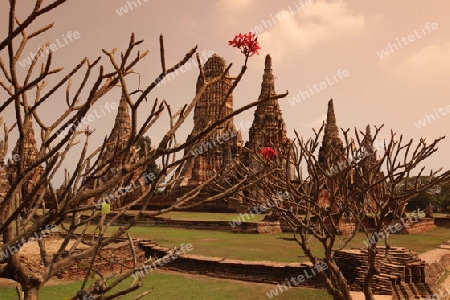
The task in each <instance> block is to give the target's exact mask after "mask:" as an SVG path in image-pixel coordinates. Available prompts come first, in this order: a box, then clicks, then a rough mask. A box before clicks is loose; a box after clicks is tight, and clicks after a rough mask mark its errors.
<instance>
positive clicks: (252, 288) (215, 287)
mask: <svg viewBox="0 0 450 300" xmlns="http://www.w3.org/2000/svg"><path fill="white" fill-rule="evenodd" d="M130 283H131V279H130V280H129V281H126V282H124V283H123V284H122V285H121V286H119V288H122V289H123V288H126V287H128V286H129V284H130ZM80 286H81V282H79V281H78V282H73V283H69V284H65V285H55V286H47V287H43V288H42V289H41V290H40V292H39V299H46V300H63V299H65V298H66V297H69V296H71V295H74V294H75V293H76V291H77V290H78V289H79V288H80ZM152 287H154V289H153V292H152V293H151V294H150V295H147V296H145V297H144V298H142V299H202V300H208V299H217V300H221V299H223V300H225V299H256V300H262V299H268V297H267V295H266V292H269V291H270V290H271V289H274V288H275V287H276V285H274V284H273V285H269V284H258V283H251V282H239V281H234V280H225V279H216V278H211V277H206V276H198V275H186V274H175V273H168V272H158V271H157V272H154V273H151V274H149V275H147V276H145V277H144V287H143V288H142V289H140V290H139V291H137V292H133V293H131V294H129V295H127V296H125V297H123V298H122V299H123V300H130V299H133V298H134V297H136V296H137V295H139V294H140V293H142V292H143V291H145V290H149V289H151V288H152ZM0 290H1V292H0V299H2V300H3V299H17V295H16V293H15V290H14V288H11V287H7V288H1V287H0ZM276 299H331V297H329V296H328V294H327V293H326V291H324V290H318V289H307V288H292V289H289V290H287V291H284V292H283V293H281V294H280V295H279V296H278V297H276Z"/></svg>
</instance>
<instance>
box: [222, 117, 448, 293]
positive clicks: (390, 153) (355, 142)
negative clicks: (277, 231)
mask: <svg viewBox="0 0 450 300" xmlns="http://www.w3.org/2000/svg"><path fill="white" fill-rule="evenodd" d="M382 127H383V126H381V127H379V128H376V127H375V134H374V136H373V137H372V136H371V135H370V132H369V133H368V132H367V131H366V132H361V131H358V130H356V129H355V131H354V138H353V139H350V137H349V130H345V131H344V130H342V133H343V135H344V142H343V145H331V146H330V147H329V150H328V153H327V156H326V160H325V161H319V160H318V159H317V153H318V150H319V137H320V136H321V133H322V131H323V128H324V126H322V127H321V128H320V130H319V131H315V130H314V136H313V137H312V138H308V139H306V140H305V139H303V138H302V137H300V136H299V135H298V133H297V132H295V134H296V139H295V140H294V141H292V142H291V144H290V146H289V147H288V148H285V149H276V151H278V155H276V156H273V157H272V158H270V157H266V159H265V158H264V156H263V155H262V154H261V153H251V156H252V159H253V160H254V161H255V162H258V163H259V165H260V166H262V168H263V169H264V170H265V171H266V174H267V175H268V176H261V177H258V178H257V183H256V184H255V185H253V186H252V187H250V189H251V192H249V193H247V194H246V198H245V201H244V202H241V203H242V205H244V206H246V207H248V208H249V207H259V208H260V209H259V210H260V211H262V212H266V214H273V215H275V216H277V217H278V218H279V219H280V220H281V221H284V222H285V223H287V224H288V225H289V226H290V227H291V228H292V230H293V234H294V240H295V241H296V242H297V243H298V244H299V246H300V247H301V248H302V250H303V252H304V253H305V255H306V256H307V257H308V259H309V260H310V261H311V263H312V264H314V265H317V264H318V263H319V264H320V263H326V265H327V271H321V272H318V273H319V274H318V276H321V277H322V279H323V281H324V283H325V287H326V289H327V291H328V293H329V294H330V295H332V296H333V299H351V295H350V287H349V284H348V283H347V280H346V278H345V277H344V275H343V273H342V272H341V271H340V269H339V266H338V265H337V263H336V261H335V260H334V252H335V251H336V250H341V249H343V248H344V247H345V246H346V245H347V244H348V242H349V241H350V240H351V239H353V237H354V236H355V234H356V233H357V232H358V231H363V232H365V233H366V236H367V237H368V240H374V239H373V237H374V235H376V234H377V233H378V232H382V231H384V230H386V229H387V228H388V226H389V225H390V224H393V223H395V222H397V221H398V219H399V218H400V217H403V216H404V207H405V204H406V203H407V201H408V200H409V199H411V198H412V197H414V196H415V195H417V194H419V193H421V192H422V191H425V190H427V189H429V188H431V187H432V186H434V185H437V184H440V183H442V182H444V181H448V180H449V178H450V171H445V172H441V171H440V170H438V171H431V172H430V174H429V177H428V180H427V181H426V182H424V181H422V182H421V181H419V180H416V178H419V177H420V175H421V174H422V173H423V171H424V168H423V167H420V166H421V164H423V163H424V162H425V160H426V159H427V158H429V157H430V156H431V155H432V154H433V153H434V152H436V151H437V150H438V148H437V145H438V143H439V141H441V140H442V139H443V138H438V139H436V140H434V141H432V142H431V143H429V144H428V143H427V142H426V141H425V140H424V139H420V141H419V142H418V143H417V145H415V146H414V142H413V140H410V141H408V142H406V143H405V142H404V141H403V137H402V136H399V137H398V136H397V135H396V134H395V133H394V132H391V136H390V139H389V140H387V141H385V142H384V144H383V146H382V147H379V149H376V148H375V147H374V146H373V142H374V141H375V140H376V138H377V136H378V135H379V132H380V130H381V128H382ZM292 168H294V170H295V171H294V173H295V175H294V176H292ZM412 174H415V175H417V177H416V176H413V175H412ZM244 176H245V177H248V178H256V177H257V175H256V174H255V170H254V169H252V168H250V167H248V166H246V165H244V164H242V163H237V164H236V166H235V167H234V168H232V169H231V170H230V172H229V173H228V175H227V177H226V178H228V182H232V181H233V180H234V179H239V178H243V177H244ZM413 178H414V180H413ZM280 193H283V194H285V193H286V195H289V196H288V197H279V194H280ZM271 199H272V200H271ZM273 199H274V200H273ZM236 201H238V199H236ZM368 218H371V219H372V222H373V223H374V224H375V228H370V229H369V228H365V227H364V225H363V224H364V221H365V220H367V219H368ZM311 239H316V240H317V241H319V243H320V245H321V246H322V249H323V256H321V255H318V254H316V253H315V252H313V251H312V249H311V247H310V241H311ZM377 243H378V239H375V240H374V242H373V243H369V245H368V261H369V267H368V270H367V273H366V276H365V281H364V293H365V296H366V299H373V295H372V290H371V281H372V278H373V276H374V275H375V274H378V273H379V270H378V269H377V266H376V264H375V257H376V255H377V247H376V246H377ZM361 246H363V245H361ZM385 249H386V250H385V251H386V252H388V250H389V245H388V242H387V241H386V247H385Z"/></svg>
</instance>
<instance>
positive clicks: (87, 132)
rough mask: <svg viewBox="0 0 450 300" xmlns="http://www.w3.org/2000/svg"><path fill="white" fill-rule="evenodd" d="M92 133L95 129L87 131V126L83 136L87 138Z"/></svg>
mask: <svg viewBox="0 0 450 300" xmlns="http://www.w3.org/2000/svg"><path fill="white" fill-rule="evenodd" d="M94 131H95V129H93V130H91V129H89V126H88V127H87V128H86V129H85V130H84V134H85V135H87V136H88V135H91V134H93V133H94Z"/></svg>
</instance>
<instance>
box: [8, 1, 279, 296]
mask: <svg viewBox="0 0 450 300" xmlns="http://www.w3.org/2000/svg"><path fill="white" fill-rule="evenodd" d="M66 1H67V0H57V1H53V2H52V3H50V4H48V5H47V6H44V7H43V6H42V3H43V1H42V0H35V7H34V9H33V11H32V12H31V13H30V14H29V15H28V16H27V17H26V19H25V20H24V21H21V20H19V19H18V17H17V15H16V1H14V0H11V1H10V9H9V20H8V30H7V36H6V37H5V38H4V39H3V40H1V41H0V54H2V56H0V69H1V76H0V87H1V89H0V90H2V91H3V95H2V99H4V100H3V101H2V103H1V104H0V113H2V114H3V113H4V112H5V111H7V110H8V109H10V110H12V111H13V112H14V117H15V123H14V124H13V126H11V128H7V127H6V125H5V126H4V138H3V141H2V144H1V153H2V155H3V156H4V155H5V154H6V153H7V150H8V146H9V143H10V139H8V136H9V135H10V133H12V132H14V131H15V132H17V133H18V136H19V138H18V140H17V143H16V145H15V148H14V150H13V152H14V153H15V155H17V157H18V158H19V159H18V160H10V163H9V165H8V166H5V168H6V167H7V168H8V170H9V171H10V172H11V174H10V175H11V176H10V177H9V178H8V180H7V181H4V180H3V181H2V183H4V182H7V188H6V190H5V192H4V193H3V194H1V195H0V232H1V234H2V239H1V241H2V243H0V251H2V252H1V253H2V255H1V256H0V277H2V278H8V279H12V280H14V281H16V282H18V283H19V284H20V286H21V289H22V290H23V295H21V296H23V297H24V299H25V300H32V299H37V295H38V290H39V289H40V288H41V287H42V286H43V285H45V283H46V282H47V281H48V280H49V279H50V278H52V277H53V276H54V275H55V274H56V273H58V272H60V271H61V270H64V269H67V268H68V267H70V266H72V265H74V264H75V262H76V261H77V260H80V259H85V258H88V257H92V261H91V264H90V266H89V267H88V268H87V270H86V277H85V280H84V282H83V284H82V286H81V287H80V292H79V293H78V294H77V295H76V296H74V297H73V299H78V298H81V297H82V296H83V295H87V294H89V295H90V296H92V297H94V298H95V299H115V298H117V297H120V296H121V295H124V294H126V293H129V292H131V291H135V290H137V289H138V288H139V287H140V286H141V285H142V282H141V278H140V279H139V280H138V281H135V282H133V284H131V285H130V286H129V287H128V288H126V289H125V290H122V291H119V292H115V293H113V294H111V290H112V289H113V288H114V287H116V286H117V285H118V284H119V283H121V282H122V281H124V280H125V279H126V278H128V277H130V276H131V275H132V274H134V273H135V272H136V270H138V268H139V267H141V265H139V264H138V262H137V261H136V258H135V259H134V261H135V264H134V266H133V268H132V269H130V270H129V271H128V272H126V273H125V274H123V275H120V276H118V277H116V278H115V280H114V281H113V282H109V281H108V284H107V282H106V275H105V274H99V273H98V272H97V271H96V270H95V268H94V261H95V257H97V256H98V254H99V252H100V250H101V249H102V248H103V247H105V246H107V245H109V244H112V243H114V242H115V241H117V239H118V238H120V237H122V236H123V235H124V234H125V233H126V231H127V230H128V229H129V228H130V227H131V226H132V225H133V224H135V222H136V220H138V219H139V218H140V217H141V216H142V214H143V213H144V212H145V210H146V207H147V206H148V204H149V201H150V199H151V196H152V195H153V194H154V192H155V191H156V190H157V189H158V188H167V189H169V188H170V187H171V186H173V182H174V181H176V180H177V178H173V180H172V181H171V182H166V183H164V184H163V181H164V178H165V176H166V175H168V174H171V173H172V172H173V171H174V170H175V169H176V168H178V167H180V165H182V164H183V163H184V162H185V161H186V160H187V159H188V158H189V155H186V156H183V157H182V158H179V157H180V155H177V154H181V153H182V152H183V151H184V150H186V149H187V150H188V151H187V153H188V152H189V149H190V147H193V146H194V145H195V143H198V142H199V141H201V140H202V139H205V138H206V137H207V136H208V134H210V133H211V132H212V130H213V129H214V128H215V127H216V126H218V125H220V124H222V123H223V122H225V121H227V120H228V119H230V118H232V117H233V116H235V115H237V114H239V113H241V112H242V111H245V110H247V109H249V108H251V107H253V106H255V105H257V104H258V102H257V101H256V102H252V103H250V104H248V105H246V106H244V107H242V108H240V109H238V110H235V111H234V112H233V113H232V114H229V115H227V116H226V117H224V118H222V119H221V120H218V121H217V122H215V123H213V124H210V125H209V126H207V127H206V128H205V129H204V130H203V131H202V132H200V133H198V134H197V135H195V136H192V137H191V138H190V139H189V141H187V142H184V143H177V142H176V139H175V134H176V132H177V130H178V129H179V128H180V126H181V125H182V124H183V122H184V121H185V120H186V118H187V117H188V116H189V114H190V113H191V111H192V110H193V108H194V106H195V104H196V103H197V101H198V100H199V98H200V97H201V96H202V95H203V93H205V91H207V89H208V88H209V87H210V86H211V85H213V84H214V83H216V82H218V81H219V80H220V79H221V78H223V77H224V76H225V74H226V73H227V72H228V70H229V69H230V68H231V64H230V65H228V67H227V68H226V70H224V72H223V73H222V74H221V75H220V76H218V77H216V78H213V79H211V80H204V81H203V83H202V85H201V86H200V88H199V90H198V92H197V94H196V95H195V97H194V98H193V99H192V100H190V101H188V103H186V104H185V105H184V106H182V107H181V108H180V109H179V110H178V111H177V112H176V113H173V111H172V108H171V106H170V105H169V104H168V103H167V102H166V101H165V100H163V101H159V100H158V99H155V100H153V106H152V109H151V110H150V111H149V112H146V113H145V114H144V115H143V116H142V115H139V113H140V112H141V111H143V110H141V109H140V108H141V107H142V103H143V101H144V100H146V101H149V100H148V99H149V95H150V93H151V92H152V91H153V90H154V89H155V87H157V85H158V83H159V82H161V80H163V79H164V78H165V77H166V76H167V75H168V74H170V73H172V72H174V71H176V70H177V69H179V68H180V67H181V66H183V65H184V64H185V63H186V62H187V61H188V60H189V59H191V58H192V57H193V56H194V55H196V58H197V61H198V64H199V72H200V74H201V75H202V74H203V67H202V64H201V63H200V59H199V56H198V54H196V49H197V48H196V47H194V48H193V49H191V50H189V51H188V52H187V53H186V55H185V57H184V58H183V59H181V60H180V61H179V62H178V63H177V64H175V65H173V66H172V67H170V68H167V67H166V62H165V51H164V43H163V38H162V36H161V37H160V49H161V51H160V60H161V69H162V70H161V73H160V74H159V76H158V77H157V78H156V79H155V80H154V81H152V82H151V83H150V84H147V85H145V86H144V87H139V86H138V87H135V86H134V85H135V84H134V83H135V81H131V80H130V75H132V74H135V73H136V71H135V68H137V67H138V65H139V63H140V62H141V61H142V60H143V59H144V58H145V57H146V55H147V53H148V52H147V51H143V52H142V51H141V50H139V45H140V44H141V43H142V41H140V40H136V39H135V36H134V34H132V35H131V38H130V41H129V44H128V46H127V47H126V49H125V50H124V51H123V52H121V53H120V54H119V53H118V51H117V49H113V50H111V51H108V50H103V58H102V57H101V56H99V57H98V58H96V59H95V60H90V59H88V58H84V59H82V60H81V61H80V62H79V63H78V64H77V65H76V66H75V67H74V68H72V69H71V70H69V71H68V72H66V73H64V70H63V68H61V67H56V68H55V67H53V61H52V58H53V55H52V52H51V51H49V48H48V44H46V45H44V46H42V47H41V48H40V50H39V52H38V53H37V55H36V56H35V57H34V58H33V60H32V62H31V64H30V65H29V66H28V68H27V69H26V72H25V75H24V76H20V75H19V73H21V72H19V71H18V62H19V59H20V58H21V56H22V55H23V53H24V50H25V48H26V46H27V44H28V42H29V41H30V40H31V39H34V38H37V37H41V36H42V35H43V34H44V33H45V32H47V31H48V30H50V29H51V28H52V27H53V24H48V25H47V26H44V27H42V28H40V29H38V30H36V31H34V32H31V33H29V32H28V28H29V27H30V25H31V24H33V22H34V20H36V19H37V18H39V17H40V16H42V15H44V14H45V13H47V12H49V11H51V10H53V9H55V8H57V7H58V6H59V5H61V4H63V3H65V2H66ZM44 51H46V52H48V56H47V57H46V58H45V61H44V62H43V63H42V64H41V65H40V64H39V62H38V59H39V56H40V54H42V53H43V52H44ZM105 58H106V61H105ZM4 59H6V61H5V60H4ZM247 59H248V56H247V55H246V62H247ZM102 62H103V64H102ZM245 70H246V65H244V67H242V69H241V72H240V73H239V75H238V76H237V79H236V80H235V82H234V84H233V86H232V87H231V88H230V90H229V91H228V94H229V93H231V92H232V91H233V89H234V88H235V87H236V86H237V84H238V82H239V80H240V79H241V78H242V76H243V74H244V73H245ZM58 76H60V77H58ZM77 78H81V79H79V80H77ZM49 79H52V80H54V81H55V82H56V83H54V84H53V85H51V86H49V85H47V83H46V82H48V81H49ZM64 88H65V102H66V108H65V110H64V112H63V113H62V114H58V115H57V116H56V117H55V118H54V119H53V120H49V119H47V118H46V119H43V118H42V109H43V108H42V107H43V106H44V104H47V103H49V102H51V101H55V100H59V99H58V97H57V96H56V95H57V93H58V92H59V91H60V90H63V89H64ZM117 89H119V90H120V92H121V95H122V99H121V101H122V102H123V103H125V105H126V107H127V108H128V109H129V110H130V115H131V128H130V132H129V134H128V135H126V136H122V137H120V136H119V137H117V139H116V140H114V139H111V138H110V139H105V141H104V142H103V144H102V145H101V146H100V147H98V148H96V149H95V150H94V151H89V149H90V147H89V146H90V143H91V136H92V135H93V131H92V130H91V129H89V128H80V126H79V125H80V123H81V121H82V119H83V118H84V117H86V116H87V114H88V113H89V112H91V111H92V107H93V106H94V105H95V104H96V103H97V102H98V101H99V100H100V99H101V98H102V97H104V96H105V95H108V94H110V93H111V92H112V91H114V90H117ZM285 95H286V94H285ZM285 95H284V96H285ZM277 97H282V96H277ZM268 100H269V99H268ZM224 105H225V104H224ZM164 114H166V115H168V116H169V123H170V124H169V125H170V128H169V130H168V131H167V132H166V133H165V134H164V136H163V138H162V139H161V140H160V141H158V142H157V143H156V146H155V148H152V149H150V150H149V151H146V152H145V153H146V155H145V156H140V155H138V152H139V150H138V149H137V148H136V147H138V146H137V145H138V142H139V139H140V138H142V137H143V136H144V135H145V134H146V133H147V132H148V131H149V130H151V129H153V128H154V126H155V123H156V122H157V121H158V120H159V119H160V118H161V116H163V115H164ZM140 120H141V121H142V120H143V122H141V123H142V124H140V122H139V121H140ZM36 124H37V126H38V128H39V129H40V141H38V142H36V148H35V150H33V149H32V147H30V141H31V140H33V139H34V137H32V136H31V133H32V132H33V130H32V128H33V126H34V125H36ZM139 124H140V125H139ZM153 142H156V141H153ZM37 145H38V146H37ZM3 156H2V157H3ZM69 158H70V159H73V158H76V159H77V164H76V167H75V168H74V169H73V170H70V171H66V172H65V174H66V180H65V183H64V185H63V187H62V188H61V189H60V190H59V193H58V195H54V191H55V189H54V187H53V180H54V178H55V176H56V174H57V173H58V172H61V169H62V166H63V165H64V162H65V161H67V160H68V159H69ZM155 161H158V162H160V163H161V164H162V166H161V170H160V172H159V174H157V176H156V178H154V180H153V182H152V184H151V185H150V186H149V187H148V188H147V189H145V190H144V191H143V193H142V194H141V195H140V196H139V197H137V198H136V199H134V200H133V201H131V202H129V203H125V204H124V205H121V206H119V207H118V208H117V210H116V211H115V214H112V215H109V216H107V212H108V210H109V207H107V204H104V203H103V202H101V203H102V205H104V207H103V208H104V209H102V210H99V209H98V207H97V206H96V205H95V204H96V203H98V201H99V200H101V199H102V197H103V196H104V195H106V194H108V193H109V192H110V191H111V190H114V189H117V187H118V186H121V185H123V184H124V183H127V182H130V180H132V179H133V178H134V177H136V175H138V177H140V176H142V175H143V173H144V172H145V170H146V169H147V166H148V165H150V164H152V163H154V162H155ZM111 169H114V172H112V173H111V172H109V171H108V170H111ZM3 170H4V169H3ZM108 172H109V173H108ZM0 174H3V175H4V173H0ZM106 174H109V175H108V180H107V181H106V182H104V184H96V181H98V180H99V179H101V178H102V177H104V176H106ZM221 174H222V173H221V171H218V172H217V174H216V175H215V176H213V177H211V178H210V180H208V182H206V183H205V184H202V185H200V186H198V188H196V189H194V190H193V191H191V192H190V193H188V194H186V195H184V196H183V197H180V198H179V199H178V200H177V201H176V202H175V204H174V205H173V206H171V207H170V208H168V209H164V210H160V211H157V212H155V213H154V214H155V215H156V214H161V213H164V212H167V211H170V210H171V209H173V208H177V207H187V206H189V205H194V204H195V201H196V197H195V196H196V195H198V194H199V193H200V192H201V191H202V190H203V189H204V188H205V186H207V185H208V184H209V183H211V182H214V181H215V180H217V179H218V178H219V177H220V176H221ZM1 179H5V178H1ZM246 180H247V178H241V179H240V180H238V181H236V182H235V183H234V184H233V185H232V186H230V187H228V188H227V189H226V190H224V191H223V193H222V194H221V195H222V196H227V195H230V194H233V193H236V192H237V191H238V190H239V189H240V188H241V187H242V186H244V183H245V182H246ZM48 194H50V196H53V198H55V199H56V202H55V205H54V207H45V197H46V196H47V195H48ZM214 199H215V198H213V199H207V200H209V201H212V200H214ZM138 203H139V204H142V209H141V210H140V211H139V213H138V214H137V215H136V216H135V217H133V218H131V219H130V220H129V221H128V222H126V223H125V224H123V225H122V226H119V228H118V229H117V230H115V231H114V232H113V233H110V234H108V235H107V234H106V230H107V229H108V228H110V224H112V223H114V222H115V221H116V220H118V219H119V218H120V217H121V216H122V215H123V214H124V213H125V212H126V211H127V210H128V209H129V208H130V207H132V206H133V205H135V204H138ZM43 207H45V208H44V209H42V208H43ZM57 226H58V227H59V228H60V233H62V236H63V239H62V241H61V244H60V246H59V248H58V250H57V251H56V252H55V253H49V252H48V248H47V247H46V245H45V238H44V237H45V236H46V235H47V234H48V233H49V232H50V231H51V230H52V229H53V228H55V227H57ZM91 231H93V232H94V234H93V235H90V237H91V239H90V240H89V241H88V239H87V238H86V237H87V233H88V232H91ZM36 235H37V236H38V237H39V238H37V241H38V245H39V249H40V262H39V263H40V264H41V265H42V268H40V269H39V270H38V271H36V270H31V269H30V268H29V267H28V265H27V264H26V263H24V261H22V260H21V259H20V258H19V255H18V252H19V251H20V249H21V248H22V247H23V245H24V243H23V242H22V241H29V240H30V238H33V237H34V236H36ZM130 243H131V242H130ZM81 244H82V245H83V247H82V248H79V247H78V246H79V245H81ZM131 246H132V248H133V245H132V243H131ZM11 249H14V251H10V250H11ZM133 253H134V252H133ZM92 272H96V273H97V274H98V275H99V276H100V279H99V280H97V281H96V282H95V283H94V284H91V285H89V284H88V279H89V275H90V274H92ZM108 292H109V294H108V295H107V293H108ZM145 293H148V291H147V292H145ZM145 293H144V294H145ZM19 294H21V293H19ZM141 296H142V295H141Z"/></svg>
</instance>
